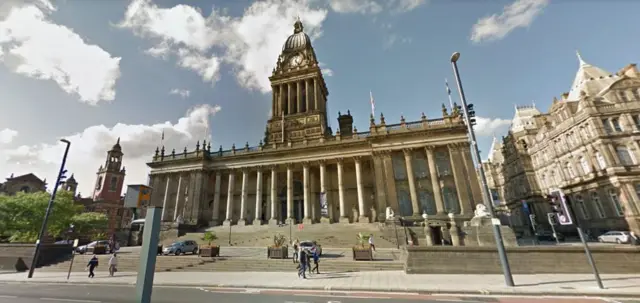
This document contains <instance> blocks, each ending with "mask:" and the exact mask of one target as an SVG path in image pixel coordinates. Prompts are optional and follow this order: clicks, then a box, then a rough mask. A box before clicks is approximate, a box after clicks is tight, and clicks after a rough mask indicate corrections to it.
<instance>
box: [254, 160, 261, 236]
mask: <svg viewBox="0 0 640 303" xmlns="http://www.w3.org/2000/svg"><path fill="white" fill-rule="evenodd" d="M253 225H262V168H260V167H258V171H257V172H256V211H255V218H253Z"/></svg>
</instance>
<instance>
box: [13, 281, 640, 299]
mask: <svg viewBox="0 0 640 303" xmlns="http://www.w3.org/2000/svg"><path fill="white" fill-rule="evenodd" d="M135 294H136V292H135V288H134V287H133V286H114V285H65V284H0V303H133V302H136V300H135V298H136V295H135ZM152 302H153V303H165V302H166V303H178V302H225V303H226V302H229V303H365V302H366V303H376V302H398V303H445V302H447V303H491V302H494V303H525V302H526V303H551V302H554V303H556V302H557V303H604V302H609V303H614V302H620V303H622V302H624V303H631V302H634V301H614V300H596V299H586V298H575V299H560V298H505V297H494V298H492V297H481V298H480V297H457V296H448V295H447V296H433V295H420V294H389V293H355V292H333V293H328V292H321V291H300V290H298V291H296V290H293V291H291V290H286V291H285V290H250V289H248V290H247V289H220V288H209V289H203V288H178V287H155V288H154V289H153V298H152ZM636 302H637V303H640V301H635V302H634V303H636Z"/></svg>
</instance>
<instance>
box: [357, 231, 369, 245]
mask: <svg viewBox="0 0 640 303" xmlns="http://www.w3.org/2000/svg"><path fill="white" fill-rule="evenodd" d="M357 238H358V244H360V245H361V246H363V247H364V245H365V244H367V243H369V235H366V234H364V233H358V236H357Z"/></svg>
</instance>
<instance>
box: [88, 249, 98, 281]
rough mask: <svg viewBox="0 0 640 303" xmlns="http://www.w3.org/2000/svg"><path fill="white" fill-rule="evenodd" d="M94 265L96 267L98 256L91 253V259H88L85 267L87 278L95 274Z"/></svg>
mask: <svg viewBox="0 0 640 303" xmlns="http://www.w3.org/2000/svg"><path fill="white" fill-rule="evenodd" d="M96 267H98V257H96V255H93V257H91V260H89V263H88V264H87V268H89V278H93V277H95V276H96V274H95V273H94V272H93V271H94V270H95V269H96Z"/></svg>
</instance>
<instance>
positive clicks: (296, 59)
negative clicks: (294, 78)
mask: <svg viewBox="0 0 640 303" xmlns="http://www.w3.org/2000/svg"><path fill="white" fill-rule="evenodd" d="M289 62H290V64H291V66H299V65H300V64H301V63H302V56H300V55H296V56H293V57H292V58H291V60H290V61H289Z"/></svg>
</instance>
